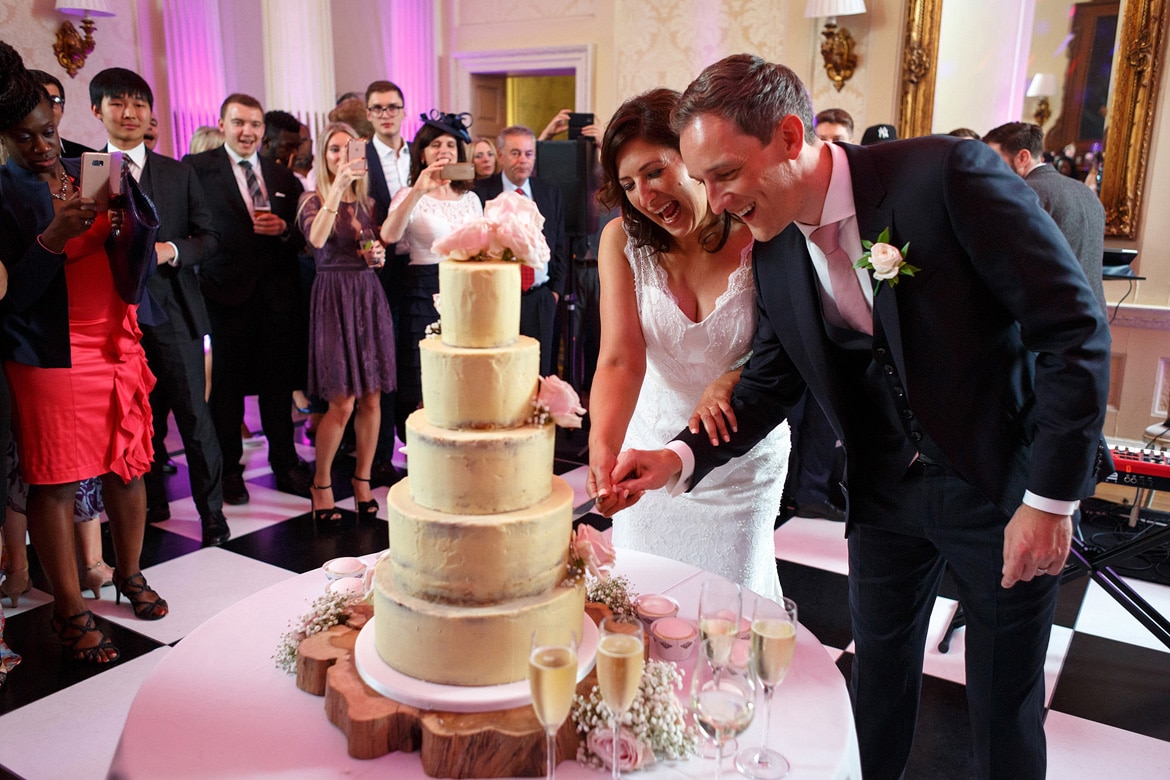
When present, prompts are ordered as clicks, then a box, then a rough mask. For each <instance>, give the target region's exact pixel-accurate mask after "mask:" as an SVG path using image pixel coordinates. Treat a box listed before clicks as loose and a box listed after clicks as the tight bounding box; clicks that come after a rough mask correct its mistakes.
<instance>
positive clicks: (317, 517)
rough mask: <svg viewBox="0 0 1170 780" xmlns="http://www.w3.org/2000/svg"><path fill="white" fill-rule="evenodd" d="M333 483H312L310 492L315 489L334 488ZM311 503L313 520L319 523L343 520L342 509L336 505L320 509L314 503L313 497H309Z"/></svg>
mask: <svg viewBox="0 0 1170 780" xmlns="http://www.w3.org/2000/svg"><path fill="white" fill-rule="evenodd" d="M332 489H333V484H332V483H330V484H328V485H311V486H310V487H309V490H310V492H311V491H313V490H332ZM309 505H310V506H312V507H313V521H314V522H318V523H336V522H339V521H340V520H341V510H340V509H338V508H337V507H336V506H331V507H329V508H328V509H318V508H317V507H316V505H315V504H314V503H313V498H312V497H311V496H310V497H309Z"/></svg>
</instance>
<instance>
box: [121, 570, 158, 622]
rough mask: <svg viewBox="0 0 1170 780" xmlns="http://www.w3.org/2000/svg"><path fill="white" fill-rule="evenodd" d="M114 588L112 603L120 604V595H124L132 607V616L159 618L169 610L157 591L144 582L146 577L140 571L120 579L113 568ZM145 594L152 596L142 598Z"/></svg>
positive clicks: (147, 618) (146, 618)
mask: <svg viewBox="0 0 1170 780" xmlns="http://www.w3.org/2000/svg"><path fill="white" fill-rule="evenodd" d="M114 588H115V589H116V591H115V593H114V603H115V604H121V603H122V597H123V596H125V597H126V600H127V601H129V602H130V606H132V607H133V608H134V616H135V617H137V618H138V619H139V620H161V619H163V618H165V617H166V616H167V613H169V612H170V611H171V610H170V608H169V607H168V606H167V602H166V599H164V598H160V597H159V595H158V593H156V592H155V590H154V589H153V588H152V587H150V586H149V585H147V584H146V577H144V576H142V572H138V573H137V574H131V575H130V576H129V577H127V578H126V579H122V578H121V577H119V576H118V572H117V570H116V569H115V570H114ZM147 594H150V595H153V596H154V598H153V599H148V598H144V597H145V596H146V595H147Z"/></svg>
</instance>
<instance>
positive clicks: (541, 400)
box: [536, 376, 585, 428]
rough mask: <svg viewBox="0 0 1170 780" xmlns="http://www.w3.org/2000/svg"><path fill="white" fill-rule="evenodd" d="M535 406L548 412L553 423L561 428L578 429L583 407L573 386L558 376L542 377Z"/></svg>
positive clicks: (583, 410)
mask: <svg viewBox="0 0 1170 780" xmlns="http://www.w3.org/2000/svg"><path fill="white" fill-rule="evenodd" d="M536 403H537V405H539V406H541V407H543V408H544V409H546V410H548V414H549V416H550V417H552V419H553V422H554V423H556V424H557V425H559V426H561V427H562V428H580V427H581V415H583V414H585V407H583V406H581V398H580V396H578V395H577V391H576V390H574V389H573V386H572V385H571V384H569V383H568V382H566V381H565V380H563V379H561V378H560V377H559V376H542V377H541V378H540V391H539V392H538V393H537V394H536Z"/></svg>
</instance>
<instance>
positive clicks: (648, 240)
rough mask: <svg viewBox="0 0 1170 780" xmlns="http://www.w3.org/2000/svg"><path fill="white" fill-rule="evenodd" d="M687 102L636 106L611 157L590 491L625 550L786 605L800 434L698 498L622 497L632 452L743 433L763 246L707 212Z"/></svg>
mask: <svg viewBox="0 0 1170 780" xmlns="http://www.w3.org/2000/svg"><path fill="white" fill-rule="evenodd" d="M677 101H678V93H677V92H674V91H672V90H667V89H657V90H652V91H650V92H647V93H645V94H643V95H639V96H638V97H635V98H631V99H630V100H628V101H626V102H625V103H624V104H622V106H621V108H619V109H618V110H617V113H616V114H614V116H613V118H612V119H611V120H610V122H609V126H608V127H607V128H606V131H605V138H604V140H603V142H602V145H601V166H602V171H603V173H604V177H605V180H604V183H603V184H602V188H601V193H600V195H601V198H602V200H603V202H606V205H607V206H609V207H610V208H612V207H613V206H620V208H621V214H622V218H621V219H615V220H613V221H612V222H610V223H609V224H608V225H606V227H605V230H604V232H603V233H602V236H601V245H600V249H599V251H598V271H599V273H600V277H601V353H600V356H599V359H598V364H597V373H596V375H595V377H594V380H593V386H592V390H591V393H590V408H589V418H590V434H589V477H588V486H587V487H588V490H589V493H590V495H592V496H594V497H595V498H597V504H596V508H597V511H599V512H601V513H602V514H605V515H607V516H608V515H612V514H614V513H615V512H616V513H618V514H616V516H614V525H613V541H614V544H616V545H618V546H620V547H626V548H630V549H634V550H641V551H644V552H649V553H654V554H657V555H662V556H665V557H669V558H673V559H675V560H679V561H684V562H686V563H690V564H693V565H695V566H700V567H702V568H704V569H707V570H709V571H712V572H715V573H716V574H720V575H722V576H724V577H726V578H727V579H730V580H732V581H734V582H739V583H741V584H742V585H744V586H745V587H747V588H750V589H751V590H753V591H755V592H757V593H759V594H761V595H763V596H767V597H769V598H778V597H779V596H780V594H781V590H780V581H779V578H778V577H777V574H776V558H775V549H774V545H773V541H772V540H773V528H774V524H775V519H776V514H777V512H778V510H779V508H780V499H781V493H782V491H783V489H784V474H785V471H786V470H787V466H788V449H789V444H788V426H787V425H782V426H780V427H779V428H777V429H776V430H775V431H773V432H772V433H771V434H770V435H769V436H768V437H767V438H766V439H765V440H764V441H762V442H760V443H759V444H758V445H757V446H756V447H755V448H754V449H753V450H751V452H749V453H748V454H747V455H746V456H744V457H742V458H736V459H734V460H733V461H731V462H730V463H728V464H726V465H724V466H721V467H720V468H718V469H716V470H715V471H712V472H711V474H710V475H709V476H707V477H706V478H704V480H703V481H702V483H701V484H700V485H699V486H698V487H696V488H695V489H694V490H692V491H690V492H688V493H685V494H682V495H680V496H677V497H674V498H671V497H669V496H668V495H667V494H666V492H665V491H653V492H650V493H646V494H644V495H640V496H639V495H624V494H620V493H615V492H614V491H613V490H612V489H611V487H610V476H611V474H612V472H613V468H614V465H615V463H616V460H617V455H618V453H619V452H620V451H621V450H623V449H630V448H637V449H651V448H653V449H657V448H659V447H661V446H662V445H663V443H664V442H667V441H669V440H670V439H672V438H673V437H674V436H675V435H676V434H677V433H678V432H679V431H680V430H682V428H683V426H689V427H690V428H691V430H693V431H696V432H697V431H698V430H699V427H700V426H702V427H703V428H704V429H705V430H706V431H707V432H708V434H710V435H711V436H713V437H723V435H724V433H725V432H726V430H727V429H728V428H731V429H734V427H735V424H736V420H735V412H734V410H733V409H732V407H731V403H730V399H731V391H732V388H733V387H734V386H735V383H736V382H737V381H738V380H739V374H740V371H741V369H742V366H743V364H744V363H746V362H747V359H748V357H749V355H750V352H751V343H752V336H753V334H754V332H755V326H756V297H755V287H754V283H753V278H752V270H751V244H752V241H751V236H750V234H749V233H748V230H747V229H746V228H745V227H744V226H743V225H742V224H740V223H738V222H735V221H732V220H731V219H730V218H729V217H728V215H727V214H723V215H721V216H716V215H714V214H712V213H711V210H710V209H709V208H708V205H707V198H706V194H705V192H704V190H703V185H702V183H701V182H698V181H695V180H694V179H692V178H691V177H690V175H689V174H688V173H687V169H686V166H685V165H684V164H683V161H682V157H681V155H680V154H679V150H678V136H677V135H675V134H674V133H673V132H672V131H671V129H670V124H669V117H670V112H671V110H672V109H673V108H674V106H675V104H676V103H677Z"/></svg>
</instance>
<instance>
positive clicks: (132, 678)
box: [0, 647, 171, 780]
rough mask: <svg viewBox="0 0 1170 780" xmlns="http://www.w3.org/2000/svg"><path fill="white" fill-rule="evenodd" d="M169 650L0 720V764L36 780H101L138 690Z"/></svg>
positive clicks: (147, 656)
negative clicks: (2, 736)
mask: <svg viewBox="0 0 1170 780" xmlns="http://www.w3.org/2000/svg"><path fill="white" fill-rule="evenodd" d="M170 650H171V648H169V647H160V648H158V649H157V650H154V651H153V652H150V653H148V654H146V655H144V656H142V657H140V658H135V659H133V660H131V661H126V662H124V663H120V664H117V665H116V666H114V667H113V668H112V669H110V670H109V671H106V672H102V673H101V674H99V675H95V676H93V677H90V678H89V679H87V680H84V681H83V682H80V683H78V684H76V685H72V686H70V687H68V688H66V689H65V690H63V691H60V692H58V693H55V694H53V695H52V696H46V697H45V698H43V699H39V700H38V701H35V702H33V703H32V704H29V705H26V706H24V707H21V708H20V709H18V710H14V711H13V712H10V713H8V714H7V715H4V716H3V717H0V734H3V735H4V738H3V739H2V740H0V764H3V765H4V766H5V767H7V768H8V769H10V770H12V771H13V772H16V773H17V774H19V775H21V776H23V777H26V778H29V780H37V779H38V778H62V779H64V778H69V780H87V779H88V778H94V780H101V778H105V776H106V772H107V770H108V769H109V766H110V762H111V761H112V760H113V758H114V750H115V748H117V746H118V739H119V737H121V735H122V727H123V725H125V723H126V715H127V713H129V711H130V702H131V701H133V699H134V695H135V694H136V693H137V692H138V687H139V686H140V685H141V684H142V681H143V680H145V679H146V677H147V675H149V674H150V673H151V672H152V671H153V670H154V667H155V666H156V665H157V664H158V662H159V661H160V660H162V658H163V656H165V655H166V654H167V653H169V652H170Z"/></svg>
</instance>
